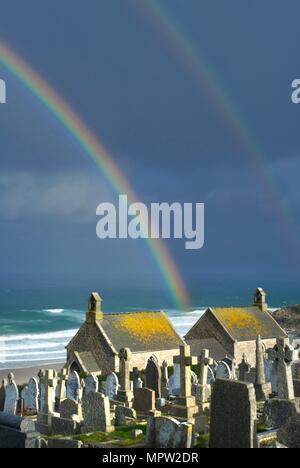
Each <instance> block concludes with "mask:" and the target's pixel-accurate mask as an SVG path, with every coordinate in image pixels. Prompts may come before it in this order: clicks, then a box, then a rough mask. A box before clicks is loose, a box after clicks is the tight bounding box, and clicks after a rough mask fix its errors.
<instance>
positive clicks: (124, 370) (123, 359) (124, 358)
mask: <svg viewBox="0 0 300 468" xmlns="http://www.w3.org/2000/svg"><path fill="white" fill-rule="evenodd" d="M119 359H120V372H119V382H120V386H119V389H118V394H117V396H116V400H117V401H120V402H122V403H125V406H128V407H131V406H132V401H133V392H132V390H131V381H130V362H131V359H132V353H131V351H130V349H129V348H123V349H121V351H120V352H119Z"/></svg>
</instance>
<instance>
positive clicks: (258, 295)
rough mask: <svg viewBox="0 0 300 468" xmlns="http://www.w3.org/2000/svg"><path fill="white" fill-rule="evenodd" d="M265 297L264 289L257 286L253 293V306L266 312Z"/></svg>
mask: <svg viewBox="0 0 300 468" xmlns="http://www.w3.org/2000/svg"><path fill="white" fill-rule="evenodd" d="M266 297H267V295H266V293H265V291H264V290H263V289H262V288H257V290H256V291H255V294H254V306H256V307H259V308H260V310H261V311H262V312H268V304H267V302H266Z"/></svg>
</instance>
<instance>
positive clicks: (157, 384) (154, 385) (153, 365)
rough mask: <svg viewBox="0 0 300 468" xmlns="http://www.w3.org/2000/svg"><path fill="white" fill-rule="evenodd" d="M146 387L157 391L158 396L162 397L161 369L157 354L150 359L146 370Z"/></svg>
mask: <svg viewBox="0 0 300 468" xmlns="http://www.w3.org/2000/svg"><path fill="white" fill-rule="evenodd" d="M145 375H146V387H147V388H150V389H151V390H154V391H155V396H156V398H160V397H161V369H160V366H159V364H158V361H157V359H156V357H155V356H151V357H150V359H148V362H147V366H146V370H145Z"/></svg>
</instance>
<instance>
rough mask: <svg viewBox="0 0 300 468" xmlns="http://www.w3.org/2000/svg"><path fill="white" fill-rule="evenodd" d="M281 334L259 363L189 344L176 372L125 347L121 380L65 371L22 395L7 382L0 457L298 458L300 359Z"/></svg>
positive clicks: (0, 399) (2, 392)
mask: <svg viewBox="0 0 300 468" xmlns="http://www.w3.org/2000/svg"><path fill="white" fill-rule="evenodd" d="M264 313H266V314H268V312H267V311H265V312H264ZM282 333H283V337H277V338H276V339H275V340H274V343H272V345H273V346H271V347H270V348H266V346H265V337H264V336H261V335H260V334H258V335H257V336H256V339H255V353H254V357H253V356H252V359H249V357H248V355H247V354H246V353H245V354H243V355H242V357H241V360H240V361H238V360H235V359H230V357H229V356H228V355H226V354H224V356H223V357H222V359H220V360H216V359H214V357H212V355H211V352H210V349H208V348H207V349H205V348H203V349H201V350H200V352H199V353H196V354H195V353H193V351H192V349H191V347H190V346H189V345H188V344H186V343H185V342H184V340H182V342H181V343H180V344H179V346H178V349H177V351H176V352H175V353H174V356H173V359H172V362H171V363H170V361H169V360H168V361H167V360H163V361H162V362H160V360H159V359H158V357H157V356H156V355H155V354H152V355H151V356H150V357H149V358H148V360H147V362H146V366H142V367H139V366H137V365H136V364H137V358H136V356H135V357H134V354H133V353H132V351H131V349H130V347H129V346H128V347H123V348H121V349H120V350H119V351H118V356H117V359H118V365H117V369H118V371H117V372H114V371H113V372H108V373H104V372H103V373H102V372H101V371H99V370H98V372H95V373H88V374H86V373H79V372H77V371H76V370H74V369H73V368H71V367H69V366H68V365H67V364H66V366H65V367H64V368H63V369H61V371H60V372H56V371H54V370H51V369H47V370H43V369H42V370H40V372H39V374H38V376H37V378H36V377H34V376H32V377H31V378H30V379H29V380H28V382H27V383H26V385H23V386H21V387H18V386H17V385H16V382H15V376H14V374H13V373H11V372H10V373H8V376H7V380H5V381H3V382H2V384H1V386H0V447H1V448H4V447H5V448H9V447H12V448H108V447H109V448H121V447H122V448H124V447H126V448H149V449H150V448H167V449H205V448H207V449H209V448H248V449H249V448H250V449H251V448H257V449H258V448H299V447H300V394H299V382H300V357H299V349H298V348H296V349H295V348H294V347H293V345H292V343H291V342H290V340H289V338H288V337H285V334H284V332H283V331H282ZM251 346H252V343H251ZM253 362H254V365H253Z"/></svg>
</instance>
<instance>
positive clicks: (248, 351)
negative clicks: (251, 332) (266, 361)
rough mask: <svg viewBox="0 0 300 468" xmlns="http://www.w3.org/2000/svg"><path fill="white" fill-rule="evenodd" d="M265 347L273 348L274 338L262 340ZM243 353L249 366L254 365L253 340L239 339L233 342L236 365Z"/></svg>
mask: <svg viewBox="0 0 300 468" xmlns="http://www.w3.org/2000/svg"><path fill="white" fill-rule="evenodd" d="M262 343H263V345H264V347H265V349H266V350H267V349H269V348H273V347H274V346H275V345H276V340H275V339H270V340H262ZM244 354H245V356H246V359H247V362H248V363H249V364H250V365H251V367H256V342H255V341H240V342H236V343H235V344H234V355H235V359H236V362H237V365H238V364H239V363H240V362H242V360H243V355H244Z"/></svg>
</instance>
